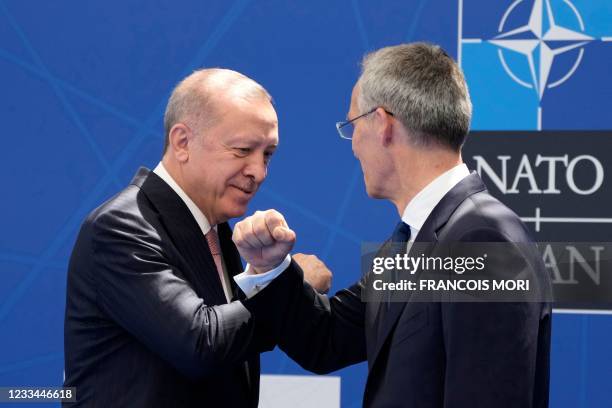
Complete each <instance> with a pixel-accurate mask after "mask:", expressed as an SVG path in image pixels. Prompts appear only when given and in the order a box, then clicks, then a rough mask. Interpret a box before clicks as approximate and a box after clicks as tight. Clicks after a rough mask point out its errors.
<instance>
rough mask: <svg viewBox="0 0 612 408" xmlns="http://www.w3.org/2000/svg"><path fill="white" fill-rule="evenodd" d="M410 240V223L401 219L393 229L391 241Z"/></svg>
mask: <svg viewBox="0 0 612 408" xmlns="http://www.w3.org/2000/svg"><path fill="white" fill-rule="evenodd" d="M409 240H410V225H408V224H406V223H405V222H403V221H400V222H398V223H397V225H396V226H395V229H394V230H393V235H391V242H408V241H409Z"/></svg>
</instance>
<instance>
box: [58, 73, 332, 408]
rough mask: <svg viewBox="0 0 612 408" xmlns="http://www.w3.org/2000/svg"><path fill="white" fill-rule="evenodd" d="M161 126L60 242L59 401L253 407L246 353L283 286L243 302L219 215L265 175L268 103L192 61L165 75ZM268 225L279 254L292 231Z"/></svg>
mask: <svg viewBox="0 0 612 408" xmlns="http://www.w3.org/2000/svg"><path fill="white" fill-rule="evenodd" d="M164 125H165V130H166V142H165V147H164V155H163V158H162V161H161V162H160V163H159V165H158V166H157V167H156V168H155V169H154V170H153V171H150V170H148V169H145V168H141V169H140V170H138V172H137V174H136V175H135V177H134V179H133V180H132V182H131V183H130V184H129V186H128V187H127V188H126V189H124V190H123V191H121V192H120V193H118V194H117V195H116V196H114V197H113V198H111V199H110V200H109V201H107V202H106V203H104V204H102V205H101V206H100V207H98V208H97V209H95V210H94V211H93V212H92V213H91V214H90V215H89V216H88V217H87V219H86V220H85V222H84V223H83V226H82V228H81V231H80V233H79V235H78V238H77V241H76V244H75V246H74V250H73V253H72V257H71V259H70V265H69V270H68V287H67V299H66V317H65V368H66V379H65V384H64V385H65V386H66V387H76V397H77V403H75V404H69V405H70V406H82V407H87V408H92V407H104V408H106V407H130V408H134V407H142V408H151V407H198V408H202V407H256V406H257V403H258V393H259V353H260V352H262V351H267V350H271V349H272V348H273V347H274V346H275V345H276V340H277V337H278V332H279V327H280V321H281V319H280V316H279V314H280V313H281V311H280V310H279V309H278V308H277V307H276V302H277V301H278V300H282V299H283V298H284V297H287V296H289V295H290V294H288V293H286V292H285V291H283V290H280V288H282V287H283V285H282V283H283V282H282V280H283V278H279V280H278V281H277V282H274V283H273V284H271V285H270V286H269V287H267V288H266V290H264V291H262V293H260V294H258V295H257V296H253V297H251V298H250V299H246V298H245V297H244V294H243V293H242V292H241V291H240V290H239V289H238V288H237V286H236V284H235V282H234V280H233V276H234V275H236V274H238V273H240V272H242V264H241V260H240V257H239V255H238V252H237V251H236V248H235V246H234V244H233V242H232V241H231V235H232V232H231V230H230V227H229V225H228V224H227V221H228V220H229V219H230V218H234V217H238V216H241V215H243V214H244V212H245V211H246V206H247V204H248V202H249V200H250V199H251V198H252V197H253V196H254V194H255V192H256V191H257V189H258V187H259V186H260V184H261V183H262V182H263V181H264V179H265V177H266V174H267V166H268V162H269V160H270V157H271V156H272V154H273V153H274V150H275V148H276V146H277V144H278V124H277V117H276V112H275V111H274V108H273V107H272V104H271V98H270V95H269V94H268V93H267V92H266V91H265V90H264V88H262V87H261V85H259V84H257V83H256V82H254V81H253V80H251V79H249V78H247V77H245V76H243V75H241V74H239V73H237V72H234V71H229V70H223V69H206V70H200V71H196V72H195V73H193V74H192V75H190V76H188V77H187V78H186V79H184V80H183V81H182V82H181V83H180V84H178V86H177V87H176V88H175V90H174V92H173V93H172V95H171V97H170V100H169V102H168V106H167V109H166V114H165V117H164ZM278 231H279V233H280V235H278V234H277V235H276V239H277V240H278V241H279V242H280V241H283V242H284V244H280V245H279V249H281V250H282V251H283V252H286V251H288V250H290V248H291V247H292V245H293V242H294V239H295V236H294V235H293V233H292V232H291V231H290V230H288V229H286V228H283V227H282V226H278ZM283 234H284V235H283ZM321 289H324V288H321ZM270 299H271V300H272V301H271V300H270Z"/></svg>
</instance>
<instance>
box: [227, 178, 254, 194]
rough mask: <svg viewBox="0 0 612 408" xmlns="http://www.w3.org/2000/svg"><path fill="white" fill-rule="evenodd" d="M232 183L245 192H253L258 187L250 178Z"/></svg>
mask: <svg viewBox="0 0 612 408" xmlns="http://www.w3.org/2000/svg"><path fill="white" fill-rule="evenodd" d="M232 185H233V186H234V187H237V188H239V189H240V190H243V191H246V192H247V193H254V192H255V191H257V189H258V188H259V185H258V184H257V183H256V182H255V181H254V180H251V179H247V180H244V181H240V182H233V183H232Z"/></svg>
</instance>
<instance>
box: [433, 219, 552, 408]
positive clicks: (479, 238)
mask: <svg viewBox="0 0 612 408" xmlns="http://www.w3.org/2000/svg"><path fill="white" fill-rule="evenodd" d="M491 234H492V235H491ZM504 240H505V239H504V237H503V236H500V235H499V234H496V233H493V232H491V231H477V232H474V233H472V234H471V235H470V236H467V237H464V238H463V239H462V241H464V242H466V241H467V242H501V241H504ZM520 247H521V246H520V245H519V246H515V245H514V244H511V243H509V242H506V243H505V244H504V249H505V250H506V252H504V253H503V254H502V253H500V254H498V256H493V257H492V256H489V258H488V260H487V269H488V270H489V268H491V269H490V270H491V273H492V275H493V276H497V277H499V276H509V275H512V274H513V272H512V270H514V271H519V270H520V271H521V273H522V274H523V275H524V274H525V273H526V271H530V272H527V273H528V274H530V276H532V277H535V276H536V271H535V270H534V269H533V265H534V264H535V263H536V262H537V261H536V260H534V259H529V258H530V256H531V255H527V254H525V253H524V252H523V251H522V250H521V249H520ZM497 252H500V251H497ZM517 300H520V299H517ZM441 310H442V325H443V335H444V347H445V352H446V374H445V386H444V407H445V408H461V407H466V406H469V407H476V408H478V407H483V408H485V407H497V408H506V407H507V408H512V407H532V406H533V404H534V401H533V395H534V390H533V387H534V378H535V376H536V370H537V367H536V361H537V358H536V356H537V352H538V343H539V341H538V337H539V336H542V333H539V327H540V326H539V323H540V318H541V313H542V310H543V303H541V302H535V301H530V302H528V301H516V302H487V303H484V302H472V303H469V302H463V303H461V302H454V303H453V302H442V303H441Z"/></svg>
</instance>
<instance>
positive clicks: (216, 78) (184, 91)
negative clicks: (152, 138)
mask: <svg viewBox="0 0 612 408" xmlns="http://www.w3.org/2000/svg"><path fill="white" fill-rule="evenodd" d="M222 96H229V97H239V98H243V99H247V100H253V99H258V98H261V99H265V100H268V101H270V103H272V97H271V96H270V94H269V93H268V91H266V90H265V88H264V87H263V86H261V85H260V84H258V83H257V82H255V81H254V80H252V79H251V78H249V77H247V76H245V75H243V74H241V73H239V72H236V71H232V70H230V69H223V68H206V69H199V70H196V71H194V72H193V73H192V74H191V75H189V76H188V77H186V78H185V79H183V80H182V81H181V82H179V83H178V85H176V87H175V88H174V90H173V91H172V94H171V95H170V99H168V105H167V106H166V112H165V113H164V132H165V141H164V151H163V152H164V153H166V151H167V150H168V145H169V142H170V140H169V136H170V130H171V129H172V127H173V126H174V125H176V124H177V123H179V122H187V124H188V125H189V126H193V127H195V129H194V130H197V131H202V130H206V129H207V128H210V127H212V126H213V125H214V124H216V123H217V122H218V120H219V119H220V117H221V115H222V112H218V110H217V109H216V104H215V101H216V100H217V99H218V98H219V97H222Z"/></svg>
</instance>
